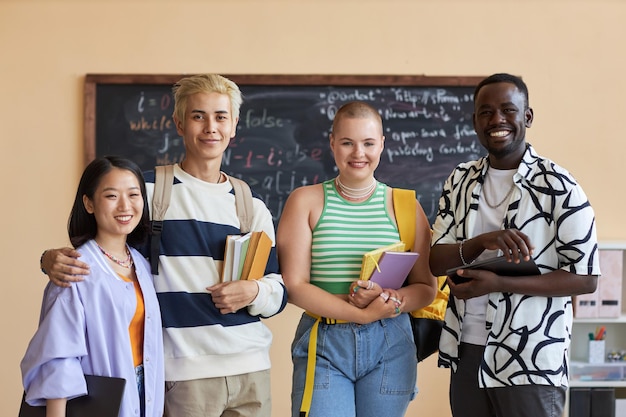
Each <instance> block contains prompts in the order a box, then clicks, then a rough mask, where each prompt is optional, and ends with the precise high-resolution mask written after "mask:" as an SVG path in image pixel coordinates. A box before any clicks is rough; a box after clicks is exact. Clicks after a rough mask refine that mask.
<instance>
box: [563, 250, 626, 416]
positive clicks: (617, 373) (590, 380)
mask: <svg viewBox="0 0 626 417" xmlns="http://www.w3.org/2000/svg"><path fill="white" fill-rule="evenodd" d="M598 246H599V248H600V250H619V251H622V256H623V258H622V259H623V271H622V303H621V315H620V316H619V317H617V318H574V325H573V327H572V343H571V345H570V388H579V387H586V388H606V387H608V388H615V389H616V390H615V398H616V399H617V398H619V399H622V398H626V361H618V362H605V363H602V364H589V363H588V355H589V333H594V332H595V331H596V329H597V328H598V326H606V337H605V340H606V353H608V352H611V351H617V352H619V351H623V350H624V351H626V308H625V307H624V305H625V302H626V284H625V282H626V281H625V280H624V276H625V275H626V242H600V243H599V245H598ZM600 279H601V278H600ZM565 416H569V401H568V404H566V407H565Z"/></svg>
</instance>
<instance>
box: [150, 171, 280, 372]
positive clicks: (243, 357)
mask: <svg viewBox="0 0 626 417" xmlns="http://www.w3.org/2000/svg"><path fill="white" fill-rule="evenodd" d="M145 178H146V187H147V193H148V201H152V194H153V192H154V171H149V172H146V173H145ZM150 209H151V210H152V207H151V208H150ZM253 212H254V215H253V221H252V230H264V231H265V232H266V233H267V234H268V235H269V236H270V237H271V238H272V241H273V242H274V241H275V238H274V226H273V222H272V217H271V214H270V212H269V210H268V209H267V207H266V206H265V204H264V203H263V202H262V201H261V200H260V199H259V198H258V197H256V196H255V198H253ZM239 232H240V230H239V220H238V218H237V214H236V210H235V196H234V194H233V191H232V186H231V185H230V182H224V183H220V184H211V183H207V182H204V181H201V180H199V179H197V178H195V177H193V176H191V175H189V174H187V173H186V172H184V171H182V170H181V169H180V168H179V166H178V165H176V166H175V167H174V185H173V187H172V196H171V202H170V206H169V208H168V210H167V213H166V216H165V219H164V221H163V231H162V234H161V247H160V256H159V275H155V276H154V286H155V288H156V291H157V295H158V298H159V303H160V305H161V315H162V318H163V343H164V348H165V349H164V351H165V352H164V353H165V379H166V380H167V381H181V380H191V379H200V378H211V377H223V376H229V375H239V374H244V373H249V372H256V371H261V370H266V369H269V368H270V356H269V349H270V344H271V341H272V334H271V332H270V330H269V329H268V328H267V327H266V326H265V325H264V324H263V323H262V322H261V320H260V318H261V317H270V316H272V315H274V314H277V313H279V312H280V311H282V310H283V309H284V308H285V305H286V303H287V294H286V291H285V287H284V284H283V281H282V277H281V276H280V275H279V274H278V261H277V258H276V251H275V248H272V252H271V254H270V259H269V262H268V265H267V269H266V271H265V274H266V275H265V277H263V278H261V279H260V280H259V294H258V296H257V298H256V299H255V300H254V302H253V303H252V304H251V305H250V306H248V307H247V308H243V309H241V310H239V311H238V312H236V313H234V314H221V313H220V312H219V310H218V309H217V308H216V307H215V304H214V303H213V301H212V299H211V295H210V294H208V293H207V290H206V288H207V287H209V286H211V285H214V284H216V283H218V282H220V271H221V269H222V261H223V259H224V246H225V242H226V236H227V235H229V234H238V233H239ZM147 253H149V252H147Z"/></svg>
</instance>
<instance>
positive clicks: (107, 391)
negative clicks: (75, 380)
mask: <svg viewBox="0 0 626 417" xmlns="http://www.w3.org/2000/svg"><path fill="white" fill-rule="evenodd" d="M85 380H86V381H87V391H88V392H89V394H87V395H84V396H82V397H77V398H74V399H72V400H69V401H68V402H67V408H66V413H67V414H66V415H67V417H87V416H88V417H117V416H118V414H119V412H120V406H121V404H122V396H123V395H124V386H125V385H126V380H125V379H122V378H114V377H106V376H95V375H85ZM45 416H46V407H45V406H42V407H33V406H32V405H28V403H26V401H24V396H22V404H21V406H20V412H19V417H45Z"/></svg>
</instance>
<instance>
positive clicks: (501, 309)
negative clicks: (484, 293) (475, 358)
mask: <svg viewBox="0 0 626 417" xmlns="http://www.w3.org/2000/svg"><path fill="white" fill-rule="evenodd" d="M487 168H488V161H487V158H486V157H483V158H481V159H479V160H477V161H471V162H467V163H463V164H460V165H458V166H457V167H456V168H455V169H454V171H453V172H452V174H451V175H450V177H449V178H448V179H447V180H446V183H445V185H444V189H443V193H442V196H441V199H440V201H439V212H438V214H437V219H436V221H435V225H434V227H433V232H434V233H433V245H435V244H439V243H441V244H446V243H457V242H460V241H462V240H463V239H469V238H471V237H472V235H471V233H472V232H473V231H474V224H475V222H476V218H477V213H478V200H479V198H480V195H481V189H482V185H483V182H484V178H485V174H486V172H487ZM513 181H514V182H515V185H516V187H515V190H514V192H513V193H512V195H511V197H510V200H509V201H508V203H507V204H508V206H507V211H506V214H505V218H504V221H503V224H502V228H503V229H510V228H514V229H518V230H520V231H522V232H523V233H525V234H526V235H528V236H529V237H530V239H531V242H532V244H533V245H534V247H535V249H534V252H533V258H534V259H535V262H536V263H537V265H538V266H539V269H540V270H541V272H542V273H548V272H550V271H554V270H556V269H559V268H560V269H563V270H566V271H569V272H572V273H575V274H579V275H600V266H599V259H598V243H597V237H596V225H595V215H594V212H593V209H592V207H591V205H590V204H589V201H588V199H587V196H586V195H585V193H584V191H583V190H582V188H581V187H580V185H578V183H577V182H576V180H575V179H574V178H573V177H572V176H571V175H570V173H569V172H568V171H566V170H565V169H563V168H562V167H560V166H558V165H557V164H555V163H554V162H552V161H550V160H548V159H546V158H542V157H540V156H538V155H537V154H536V153H535V151H534V149H533V148H532V146H530V145H527V149H526V152H525V153H524V157H523V159H522V161H521V163H520V165H519V168H518V170H517V172H516V173H515V175H514V176H513ZM464 310H465V302H464V301H463V300H459V299H456V298H454V297H451V302H450V304H449V306H448V310H447V312H446V318H445V326H444V329H443V331H442V335H441V340H440V346H439V347H440V352H439V366H442V367H452V369H453V371H456V368H457V365H458V361H459V357H458V346H459V343H460V332H461V329H462V327H463V315H464ZM571 328H572V301H571V297H569V296H568V297H538V296H528V295H522V294H513V293H491V294H489V303H488V305H487V329H488V330H489V336H488V339H487V345H486V348H485V354H484V357H483V362H482V365H481V367H480V371H479V375H478V377H479V384H480V387H482V388H485V387H487V388H492V387H502V386H515V385H528V384H539V385H554V386H567V385H568V374H569V372H568V350H569V345H570V339H571V334H570V332H571Z"/></svg>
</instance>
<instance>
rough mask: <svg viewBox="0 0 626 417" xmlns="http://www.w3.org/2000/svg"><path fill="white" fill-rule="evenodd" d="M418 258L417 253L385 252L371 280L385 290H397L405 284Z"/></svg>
mask: <svg viewBox="0 0 626 417" xmlns="http://www.w3.org/2000/svg"><path fill="white" fill-rule="evenodd" d="M418 257H419V253H417V252H383V254H382V256H381V257H380V260H379V261H378V268H374V272H372V276H371V277H370V280H371V281H373V282H375V283H377V284H378V285H380V286H381V287H383V288H392V289H394V290H397V289H398V288H400V287H402V284H404V281H405V280H406V277H407V276H408V275H409V272H410V271H411V268H413V265H415V262H416V261H417V258H418Z"/></svg>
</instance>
